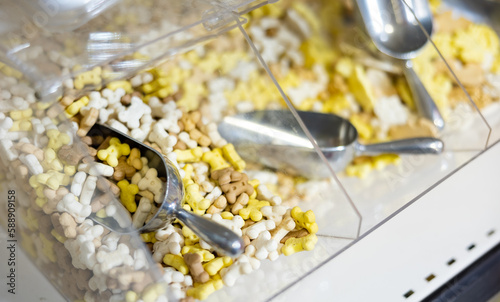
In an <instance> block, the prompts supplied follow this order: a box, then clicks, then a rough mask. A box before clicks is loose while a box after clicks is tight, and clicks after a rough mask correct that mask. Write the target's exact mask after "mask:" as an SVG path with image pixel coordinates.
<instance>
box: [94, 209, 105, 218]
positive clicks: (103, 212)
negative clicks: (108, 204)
mask: <svg viewBox="0 0 500 302" xmlns="http://www.w3.org/2000/svg"><path fill="white" fill-rule="evenodd" d="M95 216H97V217H99V218H106V217H107V216H108V215H106V209H105V208H102V209H100V210H99V211H97V212H96V213H95Z"/></svg>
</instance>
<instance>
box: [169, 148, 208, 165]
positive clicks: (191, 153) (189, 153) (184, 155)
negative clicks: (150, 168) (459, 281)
mask: <svg viewBox="0 0 500 302" xmlns="http://www.w3.org/2000/svg"><path fill="white" fill-rule="evenodd" d="M174 152H175V153H176V154H177V162H179V163H194V162H198V161H200V160H201V157H202V156H203V151H202V150H201V147H196V148H193V149H188V150H174Z"/></svg>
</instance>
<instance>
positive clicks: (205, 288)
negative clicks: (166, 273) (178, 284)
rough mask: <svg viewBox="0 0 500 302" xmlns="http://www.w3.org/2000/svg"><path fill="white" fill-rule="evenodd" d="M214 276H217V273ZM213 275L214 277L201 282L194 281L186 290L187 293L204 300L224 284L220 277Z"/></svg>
mask: <svg viewBox="0 0 500 302" xmlns="http://www.w3.org/2000/svg"><path fill="white" fill-rule="evenodd" d="M215 277H217V275H216V276H215ZM215 277H214V279H212V280H210V281H208V282H205V283H202V284H200V283H196V284H195V286H194V287H191V288H189V289H188V290H187V295H188V296H190V297H193V298H195V299H198V300H205V299H206V298H208V296H210V295H211V294H212V293H214V292H215V291H217V290H219V289H221V288H222V286H223V285H224V283H223V282H222V280H221V279H220V278H215Z"/></svg>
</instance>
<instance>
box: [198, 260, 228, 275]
mask: <svg viewBox="0 0 500 302" xmlns="http://www.w3.org/2000/svg"><path fill="white" fill-rule="evenodd" d="M231 264H233V259H231V257H228V256H225V257H217V258H215V259H213V260H211V261H209V262H207V263H205V264H204V265H203V268H204V269H205V271H206V272H207V273H208V274H209V275H210V276H214V275H216V274H217V273H218V272H220V270H221V269H223V268H225V267H228V266H230V265H231Z"/></svg>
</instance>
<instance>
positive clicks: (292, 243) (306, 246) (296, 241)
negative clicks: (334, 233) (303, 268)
mask: <svg viewBox="0 0 500 302" xmlns="http://www.w3.org/2000/svg"><path fill="white" fill-rule="evenodd" d="M316 242H318V237H317V236H316V234H309V235H307V236H305V237H301V238H293V237H292V238H288V239H287V241H286V242H285V245H284V246H283V247H282V248H281V252H282V253H283V255H285V256H290V255H292V254H295V253H297V252H301V251H310V250H312V249H313V248H314V246H315V245H316Z"/></svg>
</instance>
